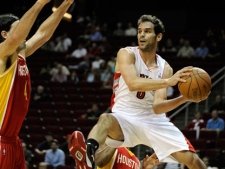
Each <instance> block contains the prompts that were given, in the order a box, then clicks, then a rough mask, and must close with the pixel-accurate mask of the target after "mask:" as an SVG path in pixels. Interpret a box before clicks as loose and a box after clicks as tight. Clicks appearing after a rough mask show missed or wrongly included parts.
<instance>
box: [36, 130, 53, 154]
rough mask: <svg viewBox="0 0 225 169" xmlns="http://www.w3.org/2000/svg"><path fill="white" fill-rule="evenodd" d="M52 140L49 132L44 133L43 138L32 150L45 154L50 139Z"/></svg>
mask: <svg viewBox="0 0 225 169" xmlns="http://www.w3.org/2000/svg"><path fill="white" fill-rule="evenodd" d="M52 140H53V134H52V133H51V132H49V133H47V134H46V135H45V140H44V141H42V142H41V143H40V144H38V145H37V147H36V148H35V149H34V151H35V152H36V153H37V154H45V153H46V151H47V150H49V149H50V148H51V147H50V144H51V141H52Z"/></svg>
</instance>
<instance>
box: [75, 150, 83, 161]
mask: <svg viewBox="0 0 225 169" xmlns="http://www.w3.org/2000/svg"><path fill="white" fill-rule="evenodd" d="M75 155H76V157H77V159H78V160H80V161H81V160H82V158H83V155H82V153H81V152H80V151H76V153H75Z"/></svg>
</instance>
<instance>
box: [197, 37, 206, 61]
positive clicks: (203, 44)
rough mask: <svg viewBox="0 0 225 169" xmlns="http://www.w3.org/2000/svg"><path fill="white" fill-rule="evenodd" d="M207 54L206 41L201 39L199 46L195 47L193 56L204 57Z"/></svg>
mask: <svg viewBox="0 0 225 169" xmlns="http://www.w3.org/2000/svg"><path fill="white" fill-rule="evenodd" d="M208 54H209V48H208V47H207V46H206V41H205V40H201V42H200V44H199V46H198V47H197V48H196V49H195V57H199V58H202V59H205V58H206V57H207V56H208Z"/></svg>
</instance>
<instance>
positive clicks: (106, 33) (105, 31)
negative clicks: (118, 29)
mask: <svg viewBox="0 0 225 169" xmlns="http://www.w3.org/2000/svg"><path fill="white" fill-rule="evenodd" d="M100 31H101V33H102V36H103V37H110V36H111V34H112V33H111V30H110V28H109V25H108V23H107V22H104V23H103V24H102V25H101V27H100Z"/></svg>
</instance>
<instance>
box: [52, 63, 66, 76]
mask: <svg viewBox="0 0 225 169" xmlns="http://www.w3.org/2000/svg"><path fill="white" fill-rule="evenodd" d="M59 68H60V69H62V72H63V73H64V74H66V75H67V76H68V75H70V71H69V69H68V68H67V67H66V66H65V65H63V64H61V63H58V62H54V63H53V68H52V69H51V70H50V72H49V74H50V75H53V74H55V73H57V72H58V71H59Z"/></svg>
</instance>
